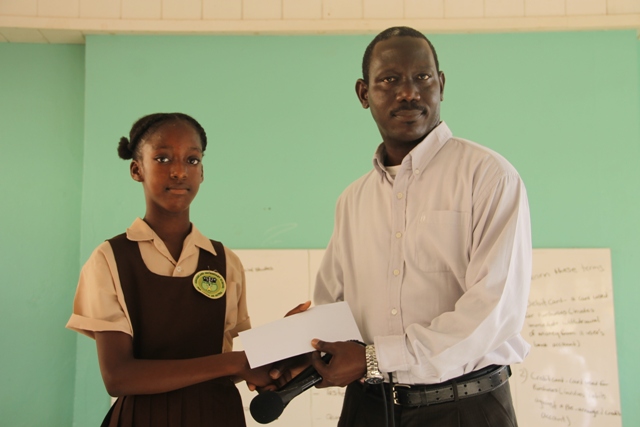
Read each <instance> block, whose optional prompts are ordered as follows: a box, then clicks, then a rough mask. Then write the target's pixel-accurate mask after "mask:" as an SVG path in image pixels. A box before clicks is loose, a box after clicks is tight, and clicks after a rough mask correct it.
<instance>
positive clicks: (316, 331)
mask: <svg viewBox="0 0 640 427" xmlns="http://www.w3.org/2000/svg"><path fill="white" fill-rule="evenodd" d="M238 335H239V337H240V341H241V342H242V347H243V348H244V351H245V353H246V355H247V359H248V361H249V365H250V366H251V368H252V369H253V368H256V367H258V366H262V365H266V364H267V363H273V362H277V361H279V360H282V359H286V358H288V357H292V356H297V355H298V354H303V353H308V352H310V351H314V348H313V347H312V346H311V340H312V339H314V338H318V339H320V340H322V341H348V340H358V341H362V336H361V335H360V331H359V330H358V326H357V325H356V322H355V320H354V318H353V314H351V310H350V309H349V304H347V303H346V302H336V303H333V304H325V305H319V306H316V307H311V308H310V309H308V310H307V311H305V312H302V313H299V314H295V315H293V316H289V317H285V318H283V319H280V320H276V321H275V322H271V323H268V324H266V325H263V326H259V327H257V328H253V329H249V330H248V331H243V332H240V333H239V334H238Z"/></svg>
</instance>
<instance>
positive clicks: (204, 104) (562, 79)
mask: <svg viewBox="0 0 640 427" xmlns="http://www.w3.org/2000/svg"><path fill="white" fill-rule="evenodd" d="M370 38H371V37H370V36H306V37H304V36H300V37H284V36H282V37H278V36H270V37H266V36H260V37H257V36H246V37H242V36H236V37H150V36H149V37H126V36H118V37H114V36H91V37H89V39H88V41H87V45H86V52H85V56H86V62H85V66H86V83H85V85H86V86H85V87H86V89H85V103H84V108H85V115H84V128H85V138H84V161H83V169H84V170H83V173H84V177H83V181H82V182H83V188H82V197H81V200H82V204H81V208H80V212H81V239H80V245H79V258H80V261H81V262H83V261H84V260H86V258H87V257H88V256H89V254H90V252H91V251H92V249H93V248H94V247H95V246H96V245H98V244H99V243H100V242H101V241H103V240H104V239H106V238H108V237H110V236H113V235H115V234H117V233H120V232H122V231H123V230H124V229H125V228H126V227H127V226H128V225H129V224H130V223H131V221H132V220H133V219H134V217H135V216H142V215H143V214H144V203H143V197H142V190H141V189H140V188H139V186H138V185H137V184H136V183H134V182H133V181H132V180H131V179H130V178H129V175H128V167H127V162H124V161H121V160H119V159H118V158H117V155H116V144H117V141H118V139H119V138H120V136H122V135H125V134H126V133H127V132H128V130H129V129H130V126H131V124H132V122H133V121H134V120H135V119H137V118H138V117H140V116H141V115H143V114H146V113H150V112H155V111H182V112H186V113H189V114H192V115H194V116H195V117H196V118H198V120H200V121H201V123H202V124H203V125H204V127H205V129H206V130H207V132H208V134H209V141H210V143H209V144H210V145H209V148H208V150H207V155H206V157H205V161H204V166H205V182H204V184H203V186H202V187H201V190H200V194H199V196H198V198H197V199H196V201H195V202H194V206H193V210H192V212H193V214H192V219H193V221H194V222H195V223H196V224H197V225H198V227H199V228H200V229H201V230H202V231H203V232H204V233H205V234H207V235H209V236H211V237H213V238H216V239H220V240H222V241H223V242H225V243H226V244H227V245H228V246H230V247H232V248H322V247H324V246H325V245H326V243H327V241H328V239H329V235H330V233H331V228H332V223H333V208H334V203H335V199H336V197H337V196H338V194H339V193H340V192H341V190H342V189H343V188H344V187H345V186H346V185H347V184H348V183H349V182H351V181H352V180H353V179H355V178H356V177H358V176H359V175H361V174H362V173H364V172H366V171H367V170H368V169H369V168H370V167H371V162H370V158H371V155H372V152H373V150H374V148H375V146H376V144H377V142H378V141H379V135H378V133H377V130H376V127H375V125H374V123H373V121H372V120H371V117H370V115H369V113H368V111H365V110H362V109H361V108H360V107H359V104H358V102H357V100H356V97H355V92H354V83H355V80H356V78H357V77H358V76H359V69H360V58H361V55H362V52H363V50H364V48H365V46H366V44H367V43H368V42H369V40H370ZM432 40H433V42H434V44H435V45H436V47H437V48H438V53H439V56H440V63H441V67H442V69H443V70H444V71H445V73H446V75H447V84H446V90H445V101H444V104H443V118H444V119H445V120H446V121H447V123H448V124H449V126H450V127H451V128H452V129H453V130H454V133H455V134H456V135H458V136H461V137H466V138H470V139H474V140H476V141H477V142H479V143H482V144H484V145H487V146H489V147H492V148H494V149H496V150H497V151H499V152H501V153H502V154H504V155H505V156H506V157H507V158H508V159H509V160H510V161H511V162H512V163H513V164H514V165H515V166H516V167H517V168H518V170H519V171H520V172H521V174H522V176H523V177H524V179H525V182H526V184H527V188H528V192H529V197H530V203H531V212H532V221H533V238H534V246H535V247H538V248H553V247H609V248H611V249H612V257H613V268H614V271H613V274H614V293H615V310H616V311H615V313H616V323H617V339H618V360H619V369H620V386H621V393H622V411H623V421H624V427H632V426H636V425H640V407H638V405H637V403H636V402H637V400H638V397H639V395H640V393H639V392H638V391H637V390H636V388H635V383H636V382H637V381H638V380H640V368H639V367H638V366H637V363H636V359H637V356H638V354H640V351H639V344H638V340H637V339H635V337H636V336H637V333H636V332H635V329H636V328H635V325H636V324H638V323H639V321H640V313H639V312H638V310H637V309H636V306H637V303H638V300H639V298H638V297H639V296H640V291H639V290H638V288H637V286H636V284H637V283H638V282H639V279H640V277H639V273H638V270H637V269H636V268H635V264H636V263H637V261H636V260H637V259H640V249H638V245H637V242H639V241H640V227H639V226H638V224H637V222H638V221H637V220H636V219H635V218H636V217H637V216H638V211H639V208H640V198H639V197H638V188H639V186H640V168H638V167H637V163H638V159H639V158H640V156H639V154H640V153H639V151H640V144H639V142H640V131H639V125H640V120H639V112H640V111H639V110H640V94H639V93H638V87H639V85H640V73H639V72H638V58H639V57H640V46H639V45H638V42H637V39H636V34H635V32H634V31H616V32H582V33H536V34H497V35H489V34H487V35H438V36H434V37H432ZM38 48H39V49H41V51H42V55H41V56H43V57H48V56H47V55H49V56H51V57H55V58H57V57H58V56H59V53H58V52H57V51H56V50H55V48H56V46H39V47H38ZM0 49H3V47H2V46H1V45H0ZM4 49H5V50H0V52H5V51H6V47H5V48H4ZM13 49H16V51H17V52H19V53H20V54H21V55H22V54H23V53H24V52H28V51H29V49H33V48H30V47H28V46H18V47H14V48H13ZM16 55H17V53H16ZM2 59H4V58H2ZM69 61H70V62H72V61H71V60H69ZM74 61H76V62H74V64H76V67H77V58H75V59H74ZM0 67H3V68H0V70H1V71H0V73H1V74H0V77H2V79H1V81H0V85H2V88H3V91H2V94H3V95H4V93H5V89H4V87H5V86H7V87H8V88H9V89H10V90H17V91H28V90H30V89H31V80H30V79H29V77H28V74H27V73H26V72H20V70H18V69H14V68H12V71H11V72H12V73H15V75H16V76H15V79H16V81H17V82H18V83H17V84H15V85H14V84H6V83H5V77H4V76H5V74H7V72H5V70H4V61H2V62H0ZM49 67H50V65H48V64H47V65H46V66H39V64H33V65H32V68H35V69H41V68H44V69H45V70H46V69H48V68H49ZM47 71H48V70H47ZM33 72H34V73H36V72H37V70H36V71H33ZM42 72H44V71H42ZM12 76H13V75H12ZM43 84H44V87H43V88H42V89H38V90H39V92H37V93H40V92H42V93H51V92H55V91H58V90H61V89H62V88H60V87H58V86H59V85H60V84H59V83H58V82H49V83H43ZM78 88H80V89H82V86H81V84H80V85H79V86H76V89H78ZM16 93H17V92H16ZM13 99H14V100H15V102H18V101H19V100H21V99H22V97H20V96H18V95H16V96H15V97H14V98H13ZM0 105H1V106H3V108H5V109H7V110H8V119H7V122H8V123H10V124H11V125H12V126H14V125H16V126H17V124H18V123H25V126H27V125H28V124H30V123H31V122H30V121H29V120H28V117H30V114H31V112H30V111H29V113H26V112H19V111H18V109H16V108H15V107H12V108H10V109H9V108H7V107H4V105H5V102H4V99H2V100H0ZM61 108H65V107H64V106H62V107H61ZM77 110H79V108H78V107H77V106H76V107H75V109H74V108H71V107H67V108H66V111H64V113H65V114H67V115H71V116H72V117H73V118H75V119H76V120H81V119H82V111H77ZM76 111H77V113H76ZM57 114H62V112H60V111H57V110H53V109H49V110H48V111H45V112H43V113H41V115H44V116H46V117H45V118H43V120H44V119H46V120H50V121H53V118H54V117H56V115H57ZM2 116H3V117H2V118H0V120H2V119H4V118H5V117H4V114H3V115H2ZM20 121H21V122H20ZM63 122H64V121H61V124H60V125H59V126H60V127H65V129H71V128H73V129H79V128H81V126H80V127H77V126H75V127H74V126H71V127H68V125H66V124H64V123H63ZM25 126H23V127H25ZM32 127H34V126H32ZM2 129H3V130H2V131H1V132H2V133H1V135H2V138H3V146H4V145H6V144H7V143H6V142H4V139H5V134H6V132H5V131H4V124H3V128H2ZM29 131H30V132H34V133H38V134H43V135H45V134H46V136H50V135H51V134H52V132H49V131H41V130H39V129H29ZM67 140H69V141H70V140H72V138H67ZM67 140H65V143H67V142H66V141H67ZM29 142H30V144H32V145H34V147H38V148H39V149H40V150H35V153H38V154H40V153H41V152H46V150H47V149H50V148H51V147H50V146H49V145H47V143H46V142H44V141H43V138H42V137H40V138H29ZM67 144H68V145H69V146H71V145H72V143H71V142H68V143H67ZM10 147H11V149H15V150H17V149H18V148H17V147H16V148H14V146H10ZM81 151H82V150H81V149H80V148H78V150H77V151H74V153H75V155H79V153H80V152H81ZM16 153H18V152H17V151H16ZM33 153H34V150H30V151H28V152H25V153H24V154H25V156H24V158H25V159H27V158H30V157H31V156H33ZM20 154H21V155H22V154H23V153H22V152H20ZM26 154H28V155H29V157H26ZM56 154H59V153H56ZM12 157H15V158H16V159H17V160H18V163H16V166H15V168H16V172H17V171H20V172H22V171H23V167H21V168H20V169H17V168H18V167H20V166H22V162H19V160H20V159H21V158H22V156H21V157H18V156H17V155H14V156H12ZM51 157H53V156H51ZM51 160H52V159H51ZM67 160H68V159H67ZM24 163H26V164H28V161H26V162H24ZM76 164H77V163H76ZM18 165H20V166H18ZM40 165H42V166H41V167H46V166H44V165H43V164H42V163H41V164H40ZM12 167H13V165H12ZM71 169H73V168H70V169H69V170H71ZM73 170H74V172H73V173H75V175H74V176H79V173H78V170H77V167H76V169H73ZM66 173H67V170H65V172H60V173H57V174H56V175H55V178H56V179H59V180H64V179H67V178H66V177H67V176H68V175H66ZM69 173H71V172H69ZM22 175H24V173H23V174H21V175H20V176H22ZM27 178H28V179H31V175H27ZM50 182H51V185H55V184H53V180H51V179H49V180H48V181H47V182H46V184H47V185H49V184H50ZM37 184H38V185H41V184H40V182H39V181H38V183H37ZM74 184H76V186H75V187H73V190H74V191H75V192H70V193H69V194H72V195H73V197H75V199H74V200H75V204H74V203H71V202H69V203H68V204H69V206H68V207H67V208H66V211H65V212H66V214H67V215H66V216H65V217H64V221H66V223H71V224H77V220H78V211H77V207H78V200H79V199H78V196H77V191H80V186H79V184H78V183H77V182H75V181H74ZM5 186H6V182H5V183H3V188H4V187H5ZM33 187H36V184H34V185H33ZM47 188H48V187H47ZM69 188H71V187H69ZM10 190H11V191H9V192H7V191H4V193H5V194H13V193H12V192H15V194H16V195H17V196H18V195H19V200H21V201H22V200H24V202H22V203H23V204H26V205H32V204H36V203H38V204H37V207H41V206H42V207H45V208H48V211H49V210H51V209H50V207H49V205H46V204H41V203H40V201H41V200H43V197H44V196H42V197H41V196H39V195H38V194H39V193H38V191H42V192H45V190H42V189H39V187H37V188H33V189H31V191H32V192H35V194H34V195H31V194H30V193H27V194H28V195H27V196H25V193H26V192H24V191H21V192H20V193H17V191H18V190H17V189H16V188H14V187H12V186H11V187H10ZM46 196H47V197H49V199H45V200H50V199H51V198H53V197H54V196H52V195H50V192H49V191H46ZM51 200H53V199H51ZM55 200H56V201H57V199H55ZM19 213H20V214H21V218H26V219H27V220H29V219H31V220H39V219H40V217H36V216H35V215H33V217H29V216H28V214H26V215H27V216H25V213H24V212H23V211H22V210H21V211H19ZM0 215H6V214H5V212H2V214H0ZM9 219H13V218H12V217H11V218H9ZM74 220H75V222H74ZM40 222H42V221H40ZM5 223H7V224H6V225H3V245H4V227H9V230H10V231H11V232H14V230H13V228H12V226H11V224H12V223H11V222H9V221H5ZM56 224H57V223H56ZM37 225H40V224H37ZM42 227H43V229H45V230H46V231H47V232H48V233H54V232H55V233H60V232H61V230H58V229H55V228H54V227H49V226H48V224H45V223H43V224H42ZM55 227H57V225H56V226H55ZM50 228H54V229H52V230H49V229H50ZM75 233H76V234H73V232H69V235H71V236H75V239H76V240H77V238H78V234H77V233H78V232H77V230H76V231H75ZM34 234H35V233H34ZM65 238H70V237H69V236H68V235H65ZM16 239H17V238H14V240H13V242H14V243H12V244H10V249H4V246H3V253H7V252H9V251H10V253H12V255H11V256H10V263H9V265H18V263H19V262H21V261H22V257H19V256H18V255H17V253H16V255H14V254H13V252H15V248H14V246H16V243H15V242H16V241H17V240H16ZM52 240H56V241H57V240H58V239H52ZM10 242H11V240H10ZM41 244H42V245H43V251H44V250H46V251H48V252H54V253H55V255H56V256H61V254H59V253H58V252H56V251H57V250H58V247H59V246H55V247H54V246H53V245H54V243H49V242H48V241H47V242H44V243H41ZM75 250H76V251H77V246H76V247H75ZM14 257H15V259H14ZM76 258H77V256H76ZM50 268H53V267H50ZM56 268H57V265H56ZM19 270H20V269H19ZM22 270H25V269H24V268H23V269H22ZM77 270H78V265H77V263H76V264H74V265H72V266H71V267H69V268H68V269H65V273H66V274H67V275H68V276H72V277H71V279H70V280H69V279H65V281H64V283H65V284H66V286H67V287H66V288H64V289H62V290H61V292H64V301H58V300H56V301H57V304H56V305H57V306H58V307H57V308H53V307H51V306H50V305H47V306H43V304H42V303H40V306H38V305H37V304H38V302H36V303H30V304H28V305H25V307H22V308H20V306H18V309H17V310H16V309H13V308H11V309H10V310H8V311H6V310H3V311H2V314H0V316H7V314H5V313H8V315H9V316H11V318H10V319H8V320H13V318H14V317H16V318H18V317H20V316H23V315H24V313H22V311H27V309H29V310H33V308H32V307H31V306H32V305H33V306H36V307H39V308H41V309H42V310H43V314H41V316H42V317H41V318H40V319H43V318H44V319H45V320H47V321H48V322H50V323H55V328H58V329H55V332H56V333H57V334H58V335H55V334H53V333H50V334H48V335H47V337H46V340H45V339H44V338H41V340H42V341H45V342H47V343H49V345H47V350H48V351H54V350H55V351H59V352H61V353H62V352H65V351H66V353H63V354H70V355H72V354H73V353H72V351H70V350H69V349H70V348H73V340H74V339H75V338H74V337H75V335H74V334H73V333H71V332H68V331H61V330H60V328H61V326H62V324H63V323H64V321H66V318H67V317H68V314H69V310H70V308H71V307H70V301H71V298H72V294H73V291H74V288H75V281H76V278H77ZM5 277H8V276H5ZM22 278H23V274H22V272H21V273H20V274H17V275H16V276H15V280H13V281H11V282H19V281H20V280H19V279H22ZM3 292H6V290H3ZM10 295H14V297H15V298H18V297H21V298H24V295H26V294H25V293H24V292H23V291H22V290H21V291H20V292H18V291H13V293H11V294H10ZM34 298H35V297H32V299H34ZM43 301H44V300H43ZM27 302H29V301H26V302H25V304H27ZM47 302H49V300H47ZM4 304H9V303H6V302H5V303H4ZM13 306H15V304H13V303H12V307H13ZM32 317H35V316H34V315H32ZM53 318H59V319H57V320H55V321H53V322H51V319H53ZM46 324H47V325H48V324H49V323H46ZM33 328H35V326H34V327H33ZM33 328H30V329H29V330H31V329H33ZM4 333H6V332H3V334H4ZM49 336H51V337H54V336H59V337H60V338H59V339H58V341H57V342H55V343H52V342H50V341H49ZM24 337H27V338H31V337H30V336H28V335H27V334H26V333H22V334H20V333H14V332H11V335H10V336H9V337H8V338H10V341H16V340H18V339H20V340H22V339H27V338H24ZM38 337H40V335H38ZM70 337H71V338H70ZM69 340H70V341H69ZM77 346H78V347H77V355H76V357H77V359H76V361H75V364H76V378H75V388H74V387H73V386H71V385H69V384H67V385H66V386H65V387H64V388H62V389H61V388H60V387H57V388H55V390H56V393H60V391H62V394H65V398H66V399H69V398H70V397H69V395H71V394H74V395H75V402H74V403H75V408H74V422H73V424H74V425H75V426H79V427H81V426H87V425H97V424H98V423H99V420H100V419H101V417H102V416H103V414H104V412H105V411H106V409H107V405H108V400H107V399H106V394H105V392H104V387H103V385H102V381H101V379H100V374H99V369H98V366H97V362H96V356H95V345H94V343H93V341H91V340H89V339H87V338H84V337H78V338H77ZM15 347H16V348H17V349H18V350H17V351H19V352H20V351H25V352H26V351H28V350H27V349H25V347H22V349H24V350H21V349H20V348H21V347H20V346H15ZM50 348H51V349H50ZM12 351H13V350H12ZM20 355H22V353H20ZM0 357H3V356H0ZM18 357H19V356H18V355H14V358H12V359H9V360H7V361H6V362H5V366H6V365H8V366H10V367H11V366H13V365H16V364H20V363H23V361H22V360H21V359H19V358H18ZM72 357H73V356H70V357H69V360H68V361H64V363H69V364H73V360H72ZM35 360H37V361H38V362H40V363H43V362H48V361H47V359H46V357H43V356H42V355H41V356H36V357H34V360H32V361H31V363H34V361H35ZM64 363H63V362H62V361H60V360H58V362H57V363H56V364H55V369H60V366H66V365H65V364H64ZM22 377H23V378H26V379H27V381H25V382H24V384H28V383H29V382H33V383H35V382H37V381H42V380H41V378H46V377H45V376H44V375H35V374H29V375H26V376H24V375H22ZM69 377H72V373H71V374H69ZM69 381H70V379H69ZM21 384H22V383H21ZM25 388H28V386H26V387H25V386H24V385H20V384H16V386H15V387H11V391H12V393H11V395H10V396H9V398H13V397H14V396H16V395H19V394H21V393H15V390H19V391H22V390H24V389H25ZM45 388H46V392H47V393H53V389H54V387H53V386H52V385H46V386H45ZM25 393H26V392H25ZM58 398H60V397H58ZM5 400H6V399H5ZM67 403H68V402H67ZM57 404H59V406H60V407H59V408H58V410H59V411H60V413H62V412H65V413H67V414H68V412H69V411H70V409H69V407H67V406H65V403H64V402H61V401H59V402H57ZM0 405H4V403H0ZM69 405H70V403H69ZM14 406H15V405H14ZM22 408H23V409H24V407H22ZM2 412H3V413H4V409H3V411H2ZM29 415H30V414H29ZM32 424H33V423H32ZM35 424H37V423H35Z"/></svg>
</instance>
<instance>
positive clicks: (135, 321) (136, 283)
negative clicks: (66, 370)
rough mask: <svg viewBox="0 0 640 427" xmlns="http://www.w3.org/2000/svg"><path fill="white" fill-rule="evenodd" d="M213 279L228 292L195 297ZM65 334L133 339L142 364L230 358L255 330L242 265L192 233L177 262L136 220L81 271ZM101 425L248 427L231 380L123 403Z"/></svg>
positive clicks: (123, 399) (126, 398) (121, 400)
mask: <svg viewBox="0 0 640 427" xmlns="http://www.w3.org/2000/svg"><path fill="white" fill-rule="evenodd" d="M213 271H214V272H217V274H219V275H220V276H221V277H223V278H224V279H225V281H226V288H225V290H224V292H221V290H220V289H221V287H219V286H218V285H220V283H219V282H218V284H216V285H215V286H214V287H217V288H216V289H218V291H217V292H213V293H208V294H209V295H208V296H207V295H205V294H207V292H204V293H203V292H201V291H199V290H197V289H196V287H195V286H194V277H195V278H196V279H198V278H202V277H203V274H204V276H206V277H208V279H207V280H213V278H217V277H219V276H217V274H216V273H214V274H210V273H203V272H213ZM214 281H215V280H214ZM196 282H197V280H196ZM201 283H202V281H201V280H200V284H201ZM205 286H207V284H205ZM209 287H210V286H209ZM201 290H202V289H201ZM67 327H68V328H70V329H73V330H76V331H78V332H80V333H83V334H85V335H88V336H90V337H92V338H93V337H94V332H96V331H120V332H124V333H128V334H130V335H131V336H132V337H133V343H134V354H135V357H136V358H140V359H185V358H194V357H200V356H206V355H210V354H219V353H222V352H226V351H230V350H231V344H232V339H233V337H234V336H236V335H237V333H238V332H240V331H243V330H246V329H249V328H250V321H249V316H248V314H247V309H246V295H245V281H244V270H243V268H242V264H241V263H240V260H239V259H238V257H237V256H236V255H235V254H234V253H233V252H231V251H230V250H228V249H226V248H225V247H224V246H223V245H222V244H221V243H219V242H214V241H211V240H209V239H207V238H206V237H204V236H203V235H202V234H201V233H200V232H199V231H198V230H197V229H196V228H195V226H192V231H191V233H190V234H189V236H187V238H186V239H185V242H184V246H183V250H182V254H181V255H180V259H179V260H178V261H177V262H176V261H174V260H173V257H172V256H171V255H170V254H169V251H168V250H167V248H166V246H165V245H164V243H163V242H162V240H161V239H160V238H159V237H158V236H157V235H156V234H155V232H153V230H152V229H151V228H150V227H149V226H148V225H147V224H146V223H145V222H144V221H142V220H140V219H136V221H135V222H134V223H133V225H132V226H131V227H130V228H128V229H127V232H126V234H122V235H120V236H116V237H114V238H113V239H110V240H109V241H107V242H105V243H103V244H101V245H100V246H99V247H98V248H97V249H96V250H95V251H94V252H93V254H92V255H91V257H90V258H89V260H88V261H87V263H86V264H85V265H84V267H83V269H82V272H81V275H80V281H79V284H78V290H77V292H76V298H75V301H74V312H73V314H72V316H71V319H70V320H69V322H68V324H67ZM103 425H105V426H123V427H128V426H136V427H138V426H140V427H151V426H153V427H156V426H167V427H174V426H201V425H202V426H204V425H207V426H210V425H224V426H244V425H245V420H244V412H243V409H242V402H241V400H240V396H239V393H238V390H237V389H236V387H235V385H234V384H233V382H232V380H231V379H230V378H228V377H227V378H218V379H215V380H211V381H206V382H203V383H200V384H195V385H193V386H189V387H185V388H182V389H179V390H174V391H171V392H168V393H160V394H153V395H137V396H124V397H121V398H119V399H118V400H117V401H116V403H115V404H114V405H113V406H112V408H111V411H110V414H109V415H108V416H107V418H106V419H105V423H104V424H103Z"/></svg>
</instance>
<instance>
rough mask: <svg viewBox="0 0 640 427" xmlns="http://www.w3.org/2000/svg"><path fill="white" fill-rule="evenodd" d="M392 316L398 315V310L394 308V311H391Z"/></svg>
mask: <svg viewBox="0 0 640 427" xmlns="http://www.w3.org/2000/svg"><path fill="white" fill-rule="evenodd" d="M391 314H392V315H394V316H395V315H396V314H398V310H396V309H395V308H394V309H393V310H391Z"/></svg>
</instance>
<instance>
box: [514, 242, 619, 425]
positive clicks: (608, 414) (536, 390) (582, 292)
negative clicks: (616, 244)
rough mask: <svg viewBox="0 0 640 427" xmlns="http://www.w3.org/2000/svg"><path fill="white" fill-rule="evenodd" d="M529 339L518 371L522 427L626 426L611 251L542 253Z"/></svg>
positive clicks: (536, 266) (536, 254)
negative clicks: (525, 355) (621, 386)
mask: <svg viewBox="0 0 640 427" xmlns="http://www.w3.org/2000/svg"><path fill="white" fill-rule="evenodd" d="M522 335H523V337H525V339H526V340H527V341H528V342H529V343H530V344H531V346H532V347H531V353H530V354H529V356H528V357H527V358H526V360H525V361H524V363H522V364H519V365H514V366H512V370H513V374H514V375H513V376H512V377H511V388H512V393H513V395H514V404H515V409H516V414H517V416H518V423H519V425H520V426H521V427H547V426H549V427H552V426H558V427H562V426H572V427H587V426H589V427H620V426H621V425H622V420H621V414H620V391H619V386H618V363H617V356H616V337H615V325H614V313H613V287H612V279H611V255H610V251H609V250H608V249H536V250H534V251H533V274H532V277H531V294H530V296H529V307H528V309H527V316H526V319H525V324H524V327H523V330H522Z"/></svg>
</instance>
